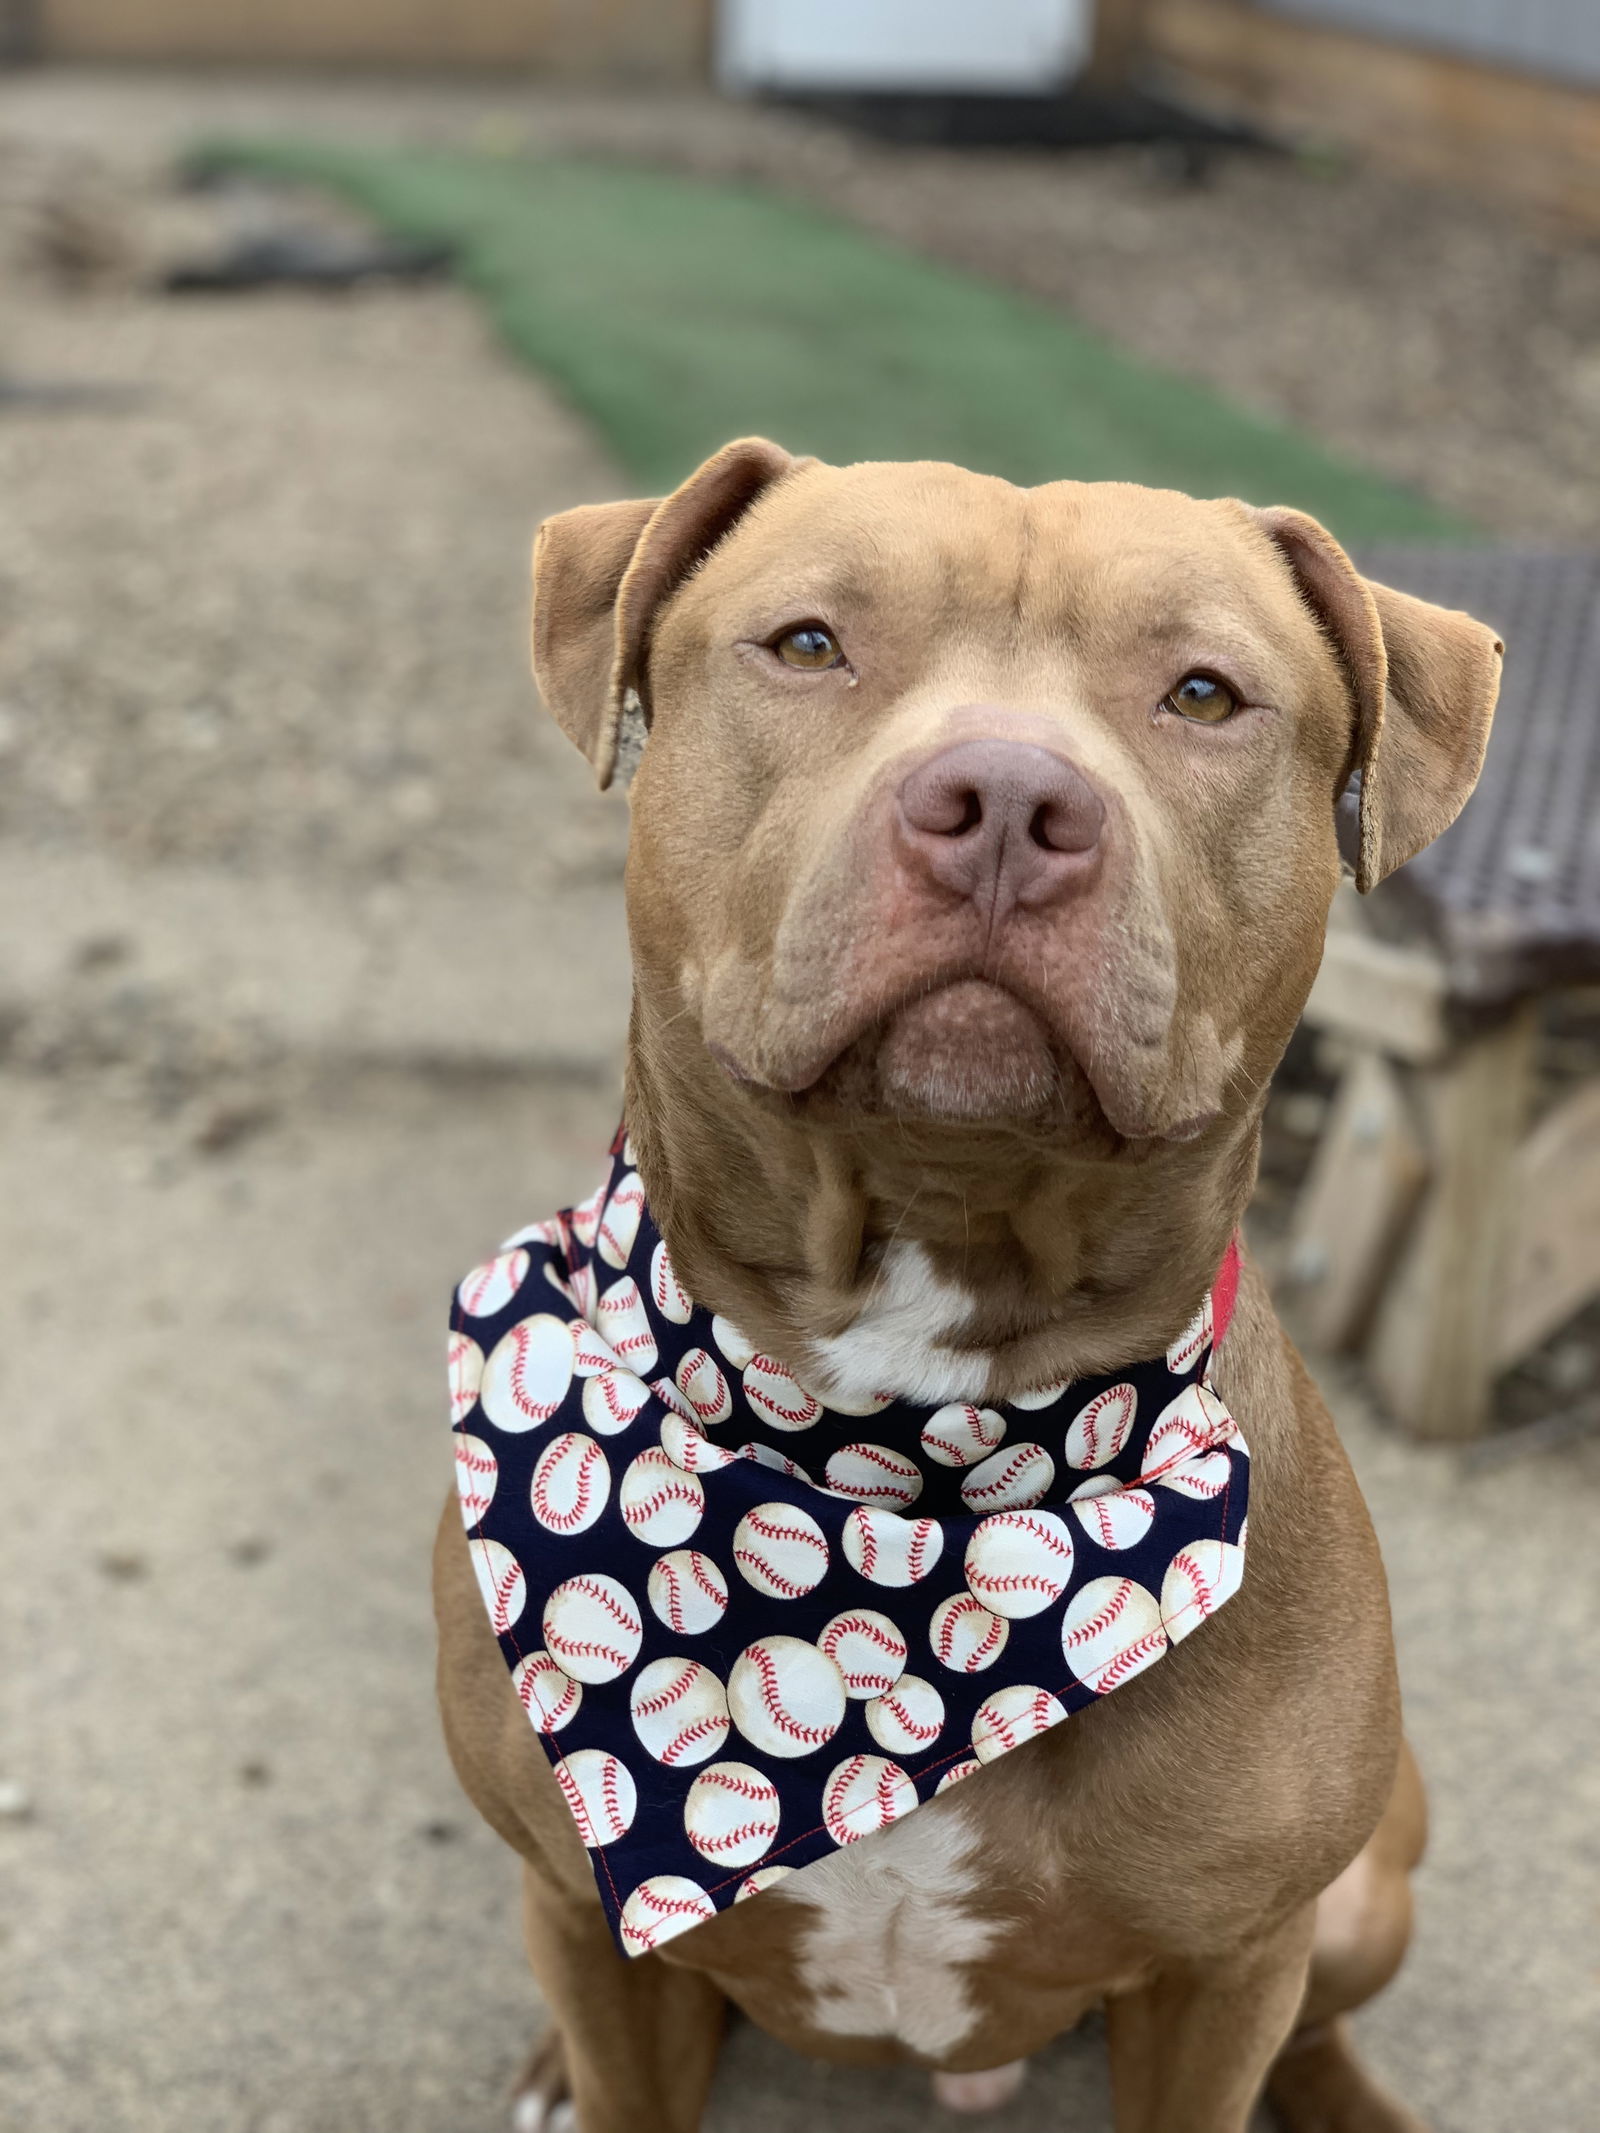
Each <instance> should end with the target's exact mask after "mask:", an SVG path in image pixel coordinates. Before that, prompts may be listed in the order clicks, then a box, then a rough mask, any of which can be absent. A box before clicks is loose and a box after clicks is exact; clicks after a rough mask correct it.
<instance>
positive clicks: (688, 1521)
mask: <svg viewBox="0 0 1600 2133" xmlns="http://www.w3.org/2000/svg"><path fill="white" fill-rule="evenodd" d="M617 1507H618V1509H619V1510H620V1511H621V1513H622V1516H623V1520H624V1522H625V1524H626V1525H627V1528H628V1531H629V1532H630V1533H631V1534H633V1535H634V1536H635V1538H636V1539H639V1540H642V1541H649V1543H650V1544H651V1546H652V1547H655V1548H676V1547H677V1545H678V1543H679V1542H680V1541H686V1540H687V1539H688V1538H689V1536H690V1534H691V1533H692V1532H693V1531H694V1529H695V1527H696V1526H698V1525H699V1523H700V1520H701V1518H702V1517H703V1516H704V1514H705V1508H706V1492H705V1490H704V1489H703V1488H702V1487H701V1486H700V1484H699V1482H698V1481H696V1479H695V1477H694V1476H693V1474H686V1473H685V1472H684V1470H683V1468H682V1467H681V1466H677V1465H675V1464H674V1463H673V1461H672V1460H670V1459H669V1458H668V1457H667V1455H666V1453H665V1452H664V1451H663V1450H662V1449H661V1447H660V1445H658V1444H652V1445H651V1446H650V1448H649V1450H648V1451H643V1452H641V1453H640V1454H639V1456H638V1458H637V1459H635V1460H634V1461H633V1463H632V1465H631V1466H630V1467H629V1468H628V1471H627V1472H626V1473H625V1474H624V1475H623V1477H622V1486H621V1487H620V1488H619V1489H618V1491H617Z"/></svg>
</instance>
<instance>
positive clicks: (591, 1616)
mask: <svg viewBox="0 0 1600 2133" xmlns="http://www.w3.org/2000/svg"><path fill="white" fill-rule="evenodd" d="M643 1636H644V1624H643V1622H642V1621H641V1620H640V1619H639V1610H638V1608H637V1607H636V1606H635V1604H634V1599H633V1595H632V1593H631V1592H629V1590H628V1588H627V1586H626V1585H623V1584H619V1582H618V1581H617V1579H615V1578H612V1577H606V1576H605V1575H604V1574H603V1573H602V1572H600V1571H597V1570H591V1571H585V1572H584V1573H583V1575H582V1576H581V1577H575V1578H568V1579H567V1580H566V1582H565V1583H564V1584H561V1585H558V1586H557V1587H556V1589H555V1591H554V1592H553V1593H551V1595H550V1597H549V1599H548V1600H546V1602H545V1603H544V1642H545V1649H546V1651H548V1652H549V1654H550V1656H551V1658H552V1659H554V1660H555V1662H556V1664H557V1665H558V1666H559V1667H561V1668H562V1669H563V1670H564V1671H565V1672H566V1673H569V1674H571V1675H572V1677H573V1679H574V1680H576V1681H590V1682H595V1681H615V1680H616V1678H617V1676H618V1675H619V1674H625V1673H626V1672H627V1671H628V1669H629V1667H630V1666H632V1664H633V1662H634V1661H635V1659H637V1658H638V1656H639V1644H640V1640H641V1639H642V1638H643Z"/></svg>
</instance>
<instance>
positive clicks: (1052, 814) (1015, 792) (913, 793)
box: [899, 740, 1106, 919]
mask: <svg viewBox="0 0 1600 2133" xmlns="http://www.w3.org/2000/svg"><path fill="white" fill-rule="evenodd" d="M899 799H900V821H899V828H900V840H901V848H902V852H903V856H904V858H905V859H906V860H907V861H909V862H910V863H911V864H912V865H914V866H916V867H918V868H919V869H920V870H921V871H922V872H924V873H925V874H927V875H929V876H931V878H932V879H933V880H934V881H936V882H937V883H938V884H939V885H940V887H942V888H945V889H951V890H954V891H955V892H956V894H958V895H961V896H969V897H971V898H972V900H973V901H974V902H975V903H978V904H982V905H986V906H988V907H989V908H990V909H991V910H992V913H993V915H994V917H995V918H997V919H998V918H1004V917H1005V916H1006V915H1007V913H1008V912H1010V911H1011V910H1012V909H1014V908H1015V906H1016V905H1018V904H1022V905H1025V906H1027V907H1028V908H1030V909H1034V908H1037V907H1038V906H1039V905H1041V904H1048V903H1052V902H1054V901H1055V900H1056V899H1057V898H1058V897H1062V896H1068V895H1070V894H1072V893H1073V891H1075V890H1077V889H1081V888H1083V887H1085V886H1086V885H1087V883H1088V882H1089V881H1090V879H1091V878H1092V876H1093V874H1094V872H1095V868H1096V865H1097V863H1098V859H1099V852H1100V836H1101V832H1102V830H1103V829H1104V827H1105V819H1106V811H1105V807H1104V805H1103V803H1102V801H1101V799H1100V795H1099V794H1098V793H1097V792H1096V791H1095V789H1094V787H1093V786H1092V785H1091V784H1090V783H1089V781H1088V779H1087V778H1086V777H1085V776H1084V775H1083V772H1082V771H1081V770H1079V769H1077V767H1076V766H1075V765H1074V764H1072V763H1069V762H1068V761H1067V759H1066V757H1065V756H1059V755H1053V754H1052V753H1051V752H1050V750H1049V749H1048V748H1036V747H1034V746H1033V744H1032V743H1031V742H1027V741H1001V740H977V741H958V742H957V743H956V744H955V746H954V747H952V748H946V749H944V750H943V751H942V752H941V753H940V754H938V755H936V756H934V757H933V758H932V759H931V761H929V762H926V763H923V764H921V765H920V766H919V767H918V768H917V769H916V770H914V771H912V773H911V775H910V776H909V777H908V778H907V779H906V781H905V783H904V784H903V785H902V786H901V788H900V796H899Z"/></svg>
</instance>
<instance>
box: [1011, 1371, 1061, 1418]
mask: <svg viewBox="0 0 1600 2133" xmlns="http://www.w3.org/2000/svg"><path fill="white" fill-rule="evenodd" d="M1071 1383H1072V1380H1071V1378H1052V1379H1051V1380H1050V1382H1049V1384H1048V1385H1030V1386H1029V1387H1028V1389H1027V1391H1026V1392H1014V1393H1013V1394H1012V1395H1011V1403H1010V1404H1011V1405H1012V1406H1013V1407H1020V1408H1022V1409H1024V1410H1025V1411H1026V1412H1032V1411H1033V1410H1035V1409H1037V1408H1040V1407H1054V1405H1055V1403H1056V1402H1057V1400H1059V1399H1060V1397H1061V1395H1062V1394H1063V1393H1064V1392H1065V1391H1066V1389H1067V1387H1068V1386H1069V1385H1070V1384H1071Z"/></svg>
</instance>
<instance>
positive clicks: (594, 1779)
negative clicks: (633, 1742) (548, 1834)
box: [555, 1748, 639, 1851]
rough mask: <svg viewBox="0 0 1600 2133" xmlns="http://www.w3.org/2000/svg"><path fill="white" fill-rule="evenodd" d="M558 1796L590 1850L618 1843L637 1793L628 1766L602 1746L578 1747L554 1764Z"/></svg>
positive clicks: (628, 1826)
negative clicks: (559, 1793)
mask: <svg viewBox="0 0 1600 2133" xmlns="http://www.w3.org/2000/svg"><path fill="white" fill-rule="evenodd" d="M555 1770H556V1783H557V1784H558V1785H559V1786H560V1787H561V1797H562V1798H563V1799H564V1800H565V1801H566V1803H567V1806H568V1807H569V1808H570V1809H571V1811H572V1819H573V1821H574V1822H576V1823H577V1825H578V1835H579V1836H580V1837H581V1838H582V1839H583V1841H584V1843H585V1844H587V1845H588V1846H589V1848H590V1850H591V1851H593V1850H594V1849H595V1848H596V1847H597V1846H599V1845H602V1844H620V1843H621V1841H622V1839H623V1838H624V1837H625V1836H626V1835H627V1834H628V1831H629V1830H630V1829H632V1827H633V1818H634V1815H635V1814H636V1813H637V1812H638V1807H639V1793H638V1789H637V1787H636V1786H635V1784H634V1782H633V1779H632V1778H631V1777H630V1776H629V1775H628V1772H627V1768H626V1766H625V1765H624V1764H622V1763H620V1762H619V1761H618V1760H617V1758H616V1757H615V1756H614V1755H607V1753H606V1751H605V1750H604V1749H603V1748H579V1749H578V1750H577V1752H576V1753H575V1754H573V1755H564V1756H563V1757H562V1758H561V1760H560V1762H559V1763H557V1764H556V1766H555Z"/></svg>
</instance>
